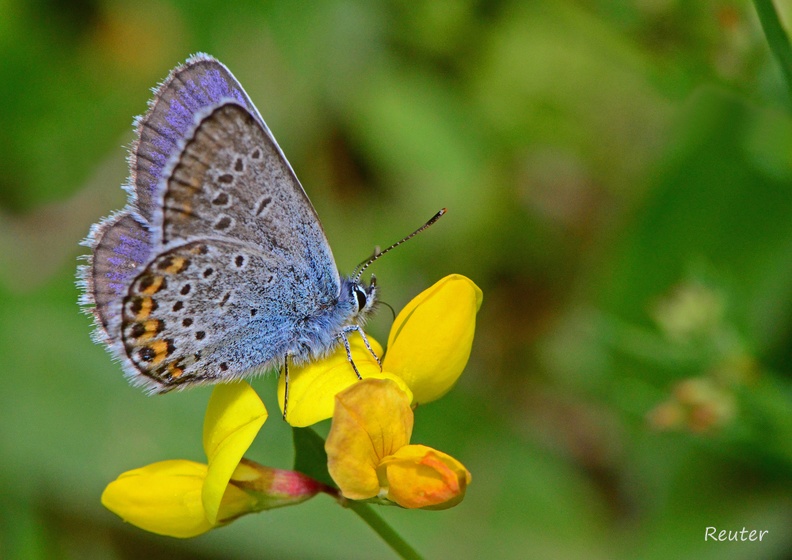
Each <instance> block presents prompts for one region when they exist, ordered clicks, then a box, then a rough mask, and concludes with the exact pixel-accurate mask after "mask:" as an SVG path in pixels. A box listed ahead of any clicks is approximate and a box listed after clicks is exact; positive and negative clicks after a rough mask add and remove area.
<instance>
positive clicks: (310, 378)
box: [278, 333, 408, 427]
mask: <svg viewBox="0 0 792 560" xmlns="http://www.w3.org/2000/svg"><path fill="white" fill-rule="evenodd" d="M368 340H369V343H370V344H371V347H372V349H373V350H374V352H376V353H377V355H378V356H381V355H382V346H380V344H379V343H378V342H377V341H376V340H374V339H373V338H372V337H368ZM349 346H350V350H351V352H352V359H353V360H355V365H356V366H357V368H358V371H359V372H360V375H361V377H363V378H364V379H367V378H374V379H391V380H393V381H395V382H396V383H398V384H399V385H400V386H401V387H402V389H403V390H405V391H408V389H407V386H406V385H405V383H404V381H403V380H401V379H400V378H399V377H398V376H396V375H393V374H392V373H388V372H382V371H380V368H379V364H377V362H376V360H374V357H373V356H372V355H371V352H369V351H368V349H367V348H366V346H365V344H364V343H363V338H362V337H361V336H360V335H359V334H358V333H353V334H352V335H351V336H350V337H349ZM357 381H358V378H357V376H356V375H355V371H354V370H353V369H352V365H351V364H350V363H349V359H348V357H347V353H346V349H345V348H344V346H343V345H339V346H338V347H337V348H336V349H335V350H334V351H333V353H332V354H330V355H329V356H328V357H327V358H325V359H323V360H320V361H317V362H313V363H309V364H306V365H304V366H301V367H290V368H289V406H288V410H287V411H286V421H287V422H288V423H289V424H291V425H292V426H296V427H304V426H310V425H312V424H315V423H317V422H319V421H321V420H325V419H327V418H330V417H331V416H332V415H333V408H334V407H335V396H336V395H337V394H338V393H340V392H341V391H343V390H344V389H346V388H347V387H349V386H350V385H354V384H355V383H357ZM285 393H286V382H285V378H284V376H282V375H281V377H280V380H279V381H278V402H279V403H280V408H281V411H282V410H283V398H284V395H285Z"/></svg>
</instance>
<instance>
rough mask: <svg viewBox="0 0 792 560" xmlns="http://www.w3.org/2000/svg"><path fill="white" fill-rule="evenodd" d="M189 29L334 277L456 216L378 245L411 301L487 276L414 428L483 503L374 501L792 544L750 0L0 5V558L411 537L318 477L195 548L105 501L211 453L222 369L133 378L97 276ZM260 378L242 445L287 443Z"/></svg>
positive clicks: (485, 546) (271, 553) (783, 183)
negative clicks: (266, 136)
mask: <svg viewBox="0 0 792 560" xmlns="http://www.w3.org/2000/svg"><path fill="white" fill-rule="evenodd" d="M777 4H778V7H779V8H780V9H781V16H782V19H785V20H786V21H787V22H789V23H792V8H790V5H789V4H787V3H786V2H780V1H779V2H777ZM231 6H233V7H231ZM198 51H205V52H209V53H211V54H213V55H214V56H216V57H218V58H219V59H220V60H221V61H223V62H224V63H225V64H226V65H227V66H228V67H229V68H230V69H231V70H232V72H234V73H235V75H236V76H237V78H239V80H240V81H241V83H242V84H243V85H244V86H245V88H246V89H247V91H248V93H249V94H250V96H251V98H252V99H253V101H254V102H255V103H256V104H257V106H258V107H259V110H260V111H261V113H262V115H263V116H264V118H265V119H266V120H267V122H268V124H269V126H270V128H271V129H272V131H273V132H274V134H275V136H276V137H277V138H278V140H279V142H280V144H281V146H282V148H283V150H284V152H285V153H286V154H287V155H288V157H289V159H290V161H291V163H292V165H293V166H294V168H295V170H296V171H297V174H298V176H299V177H300V179H301V180H302V183H303V185H304V186H305V188H306V191H307V192H308V194H309V196H310V197H311V199H312V200H313V203H314V205H315V206H316V208H317V211H318V213H319V215H320V216H321V217H322V220H323V223H324V226H325V229H326V231H327V233H328V237H329V238H330V241H331V244H332V246H333V250H334V253H335V256H336V260H337V262H338V265H339V268H340V269H341V271H342V272H343V271H347V272H348V271H351V270H352V268H354V266H355V264H357V263H358V262H359V261H360V260H362V259H363V258H364V257H366V256H368V255H369V254H370V253H371V251H372V249H373V248H374V246H375V245H382V246H384V245H386V244H388V243H390V242H392V241H394V240H396V239H398V238H399V237H401V236H402V235H404V234H406V233H408V232H409V231H411V230H412V229H414V228H415V227H417V226H418V225H420V224H421V223H423V221H424V220H426V219H427V218H429V217H430V216H431V215H432V214H433V213H434V212H435V211H436V210H437V209H438V208H440V207H443V206H446V207H448V208H449V213H448V215H447V216H446V217H445V218H443V220H441V221H440V222H439V223H438V224H437V225H436V226H434V227H433V228H432V229H431V230H430V231H428V232H427V233H425V234H423V235H422V236H420V237H419V238H418V239H416V240H414V241H412V242H410V243H409V244H407V245H405V246H404V247H401V248H400V249H399V250H397V251H394V252H393V253H392V254H390V255H389V256H388V257H386V258H384V259H382V260H381V261H379V262H378V263H377V264H376V265H375V266H374V267H372V270H373V271H374V272H375V273H376V275H377V277H378V279H379V281H380V283H381V285H382V286H383V299H385V300H386V301H387V302H389V303H391V304H392V305H393V306H394V307H396V308H397V309H398V308H399V307H401V306H402V305H404V304H405V303H406V302H407V301H408V300H409V299H410V298H411V297H412V296H413V295H415V294H416V293H418V292H419V291H420V290H422V289H423V288H425V287H427V286H428V285H429V284H431V283H433V282H434V281H436V280H437V279H439V278H441V277H442V276H445V275H446V274H449V273H462V274H465V275H467V276H469V277H470V278H472V279H473V280H474V281H475V282H476V283H477V284H478V285H479V286H480V287H481V288H482V290H483V291H484V304H483V306H482V308H481V312H480V314H479V317H478V319H479V321H478V326H477V334H476V340H475V343H474V348H473V354H472V357H471V361H470V363H469V365H468V368H467V370H466V372H465V374H464V375H463V377H462V378H461V380H460V382H459V384H458V385H457V387H456V388H455V390H454V391H452V392H451V393H450V394H449V395H447V396H446V397H445V398H443V399H442V400H440V401H437V402H435V403H433V404H430V405H427V406H425V407H421V408H419V409H418V410H417V412H416V428H415V433H414V436H413V442H419V443H424V444H427V445H431V446H433V447H436V448H438V449H442V450H444V451H446V452H448V453H450V454H452V455H454V456H455V457H457V458H459V459H460V460H462V461H463V462H464V463H465V465H466V466H467V467H468V468H469V470H470V471H471V472H472V473H473V484H472V485H471V487H470V488H469V491H468V495H467V497H466V499H465V501H464V502H463V503H462V504H461V505H460V506H458V507H456V508H454V509H451V510H448V511H443V512H426V511H403V510H398V509H397V508H379V509H378V511H379V512H380V513H381V514H382V515H383V516H384V517H385V519H386V520H387V521H388V522H389V523H391V524H392V525H393V526H394V527H395V528H396V529H397V530H398V531H399V532H400V533H401V534H402V535H403V536H404V537H405V538H406V539H407V540H408V541H409V542H410V543H412V544H413V545H414V546H415V547H416V548H417V549H418V550H419V551H421V552H422V553H424V554H425V555H426V556H427V557H429V558H484V557H487V558H562V559H567V558H569V559H575V558H581V559H582V558H586V559H591V558H602V559H609V558H614V559H628V558H630V559H631V558H644V559H655V558H656V559H667V558H696V559H707V558H713V559H714V558H718V559H724V558H727V559H738V558H746V559H748V558H750V559H756V558H774V559H776V558H779V559H780V558H792V530H790V528H791V527H792V407H791V406H790V405H791V404H792V379H791V376H792V119H790V107H792V103H791V102H790V98H789V96H788V94H787V89H786V86H785V83H784V81H783V78H782V74H781V72H780V70H779V67H778V65H777V64H776V61H775V60H774V59H773V58H772V57H771V55H770V51H769V49H768V46H767V42H766V40H765V38H764V35H763V33H762V29H761V26H760V25H759V21H758V19H757V17H756V14H755V12H754V10H753V7H752V5H751V4H750V3H744V2H739V1H736V0H735V1H725V0H723V1H722V0H704V1H700V2H687V1H685V0H640V1H636V2H622V1H619V0H565V1H552V2H551V1H541V2H539V1H537V2H521V1H519V0H501V1H491V2H486V1H478V2H476V1H473V0H460V1H439V2H427V1H405V0H402V1H399V0H393V1H388V2H366V1H363V0H358V1H340V0H332V1H324V2H317V3H310V4H309V3H297V2H291V1H285V0H281V1H271V2H254V1H243V2H236V3H233V4H230V3H226V2H213V1H209V0H199V1H187V0H181V1H177V0H173V1H169V2H159V1H154V0H142V1H140V0H134V1H133V0H77V1H73V2H72V1H68V0H32V1H25V2H22V1H19V0H0V77H2V79H0V153H2V156H1V157H0V380H2V387H1V388H0V423H2V428H0V557H1V558H3V559H6V558H9V559H16V558H23V559H27V558H30V559H39V558H41V559H49V558H58V559H60V558H67V559H71V558H80V559H85V558H92V559H93V558H96V559H104V558H108V559H132V558H147V559H149V560H156V559H159V558H176V559H181V558H198V559H210V558H233V559H248V558H250V559H252V558H257V559H260V558H279V559H283V558H295V559H297V558H318V559H325V558H326V559H330V558H360V559H364V558H374V557H383V558H387V557H390V555H391V553H390V552H389V550H388V549H387V547H386V546H385V545H384V544H383V543H382V542H381V541H380V540H379V539H378V538H377V537H376V536H375V535H374V534H373V532H372V531H371V530H370V529H369V528H368V527H367V526H365V525H364V524H363V523H362V522H361V521H360V520H359V519H358V518H357V517H355V516H354V515H353V514H352V513H351V512H348V511H345V510H342V509H340V508H339V507H338V506H337V504H335V503H334V502H333V501H332V500H330V499H329V498H327V497H325V496H319V497H317V498H315V499H313V500H311V501H310V502H307V503H306V504H303V505H300V506H298V507H292V508H286V509H283V510H276V511H272V512H269V513H263V514H259V515H255V516H248V517H245V518H243V519H240V520H239V521H237V522H235V523H233V524H232V525H230V526H229V527H226V528H223V529H220V530H216V531H213V532H211V533H209V534H207V535H204V536H202V537H199V538H196V539H193V540H188V541H179V540H175V539H169V538H165V537H158V536H155V535H150V534H147V533H144V532H143V531H140V530H137V529H135V528H134V527H131V526H128V525H125V524H124V523H123V522H122V521H121V520H120V519H118V518H117V517H116V516H114V515H113V514H111V513H110V512H108V511H106V510H104V509H103V508H102V506H101V505H100V503H99V496H100V494H101V491H102V489H103V488H104V486H105V484H106V483H107V482H109V481H110V480H112V479H113V478H115V477H116V476H117V475H118V474H119V473H121V472H122V471H125V470H128V469H131V468H134V467H138V466H142V465H144V464H147V463H151V462H154V461H158V460H163V459H170V458H187V459H193V460H202V459H203V456H202V451H201V443H200V437H201V423H202V417H203V412H204V409H205V406H206V402H207V400H208V397H209V393H210V390H209V389H207V388H200V389H194V390H192V391H188V392H184V393H179V394H170V395H167V396H163V397H146V396H144V395H143V394H142V393H141V392H140V391H138V390H136V389H134V388H132V387H130V386H128V385H127V383H126V382H125V381H124V379H123V377H122V375H121V371H120V367H119V366H118V365H117V364H115V363H113V362H112V361H111V359H110V357H109V356H108V354H107V353H106V352H105V351H104V350H103V349H102V348H101V347H99V346H96V345H94V344H92V343H91V341H90V338H89V333H90V331H91V325H90V321H89V319H88V318H87V317H86V316H84V315H82V314H80V313H79V310H78V307H77V305H76V300H77V296H78V291H77V289H76V287H75V285H74V270H75V266H76V263H77V260H76V258H77V256H78V255H80V254H84V253H85V250H84V249H83V248H81V247H79V246H78V242H79V241H80V239H82V238H83V237H84V236H85V234H86V233H87V231H88V228H89V226H90V225H91V224H92V223H93V222H95V221H97V220H98V219H99V218H101V217H103V216H105V215H107V214H109V213H110V212H111V211H112V210H115V209H119V208H121V206H122V205H123V204H124V202H125V195H124V193H123V192H122V191H121V189H120V188H119V185H120V184H121V183H122V182H123V181H124V180H125V179H126V177H127V169H126V161H125V155H126V152H125V150H124V146H126V145H128V144H129V143H130V142H131V141H132V138H133V134H132V128H131V126H130V123H131V120H132V117H133V116H134V115H137V114H140V113H142V112H144V110H145V108H146V101H147V99H148V98H149V96H150V88H151V87H152V86H154V85H155V84H156V83H158V82H159V81H160V80H162V79H164V78H165V76H166V75H167V73H168V71H169V70H170V69H171V68H172V67H173V66H175V65H176V64H177V63H179V62H182V61H184V60H185V59H186V58H187V56H188V55H190V54H192V53H195V52H198ZM390 320H391V319H390V314H389V312H388V311H387V309H383V310H382V311H381V312H380V313H379V316H378V318H377V319H376V320H375V321H374V324H373V325H372V332H373V333H374V335H375V336H376V337H378V338H380V339H381V340H383V341H384V339H385V337H386V333H387V329H388V327H389V323H390ZM254 387H256V389H257V390H259V392H260V394H261V395H262V397H263V398H264V399H265V402H266V404H267V406H268V408H269V409H270V412H271V416H272V417H271V418H270V420H269V422H267V424H266V425H265V427H264V429H263V431H262V433H261V434H260V436H259V438H258V439H257V440H256V442H255V443H254V446H253V448H252V449H251V451H250V453H249V455H250V457H251V458H253V459H255V460H258V461H260V462H262V463H266V464H269V465H273V466H277V467H286V468H287V467H289V466H290V464H291V453H292V452H291V448H290V432H289V430H288V428H287V426H286V425H285V424H284V423H283V422H281V421H280V420H279V419H278V418H277V416H278V414H277V412H273V411H276V404H275V401H274V398H273V395H274V387H275V378H274V375H270V376H268V377H265V378H262V379H259V380H257V381H255V382H254ZM707 527H716V528H717V530H718V531H720V530H724V529H725V530H732V531H734V530H740V529H742V528H743V527H745V528H747V529H748V530H752V529H755V530H766V531H769V533H768V534H767V535H766V536H765V537H764V539H763V541H762V542H761V543H759V542H744V543H739V542H738V543H735V542H712V541H708V542H705V540H704V536H705V530H706V528H707Z"/></svg>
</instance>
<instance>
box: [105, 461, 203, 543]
mask: <svg viewBox="0 0 792 560" xmlns="http://www.w3.org/2000/svg"><path fill="white" fill-rule="evenodd" d="M206 470H207V467H206V465H202V464H200V463H194V462H192V461H181V460H176V461H162V462H159V463H154V464H151V465H147V466H145V467H142V468H139V469H135V470H132V471H128V472H125V473H124V474H122V475H121V476H119V477H118V478H117V479H116V480H115V481H113V482H111V483H110V484H108V485H107V488H105V491H104V493H103V494H102V504H103V505H104V506H105V507H106V508H107V509H109V510H110V511H112V512H113V513H115V514H116V515H118V516H119V517H121V518H122V519H123V520H124V521H127V522H129V523H131V524H132V525H135V526H137V527H140V528H141V529H144V530H146V531H150V532H152V533H157V534H159V535H167V536H170V537H179V538H188V537H194V536H196V535H200V534H201V533H205V532H206V531H208V530H210V529H211V528H212V527H213V526H214V525H213V524H212V523H210V522H209V520H207V519H206V516H205V515H204V508H203V503H202V501H201V489H202V488H203V483H204V478H205V477H206Z"/></svg>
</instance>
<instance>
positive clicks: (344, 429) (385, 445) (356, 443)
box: [325, 379, 413, 500]
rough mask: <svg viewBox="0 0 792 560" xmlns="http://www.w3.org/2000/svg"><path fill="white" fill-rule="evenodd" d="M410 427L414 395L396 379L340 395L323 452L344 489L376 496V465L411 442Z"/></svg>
mask: <svg viewBox="0 0 792 560" xmlns="http://www.w3.org/2000/svg"><path fill="white" fill-rule="evenodd" d="M412 427H413V413H412V410H411V409H410V398H409V396H408V395H407V394H406V393H404V391H402V390H401V389H399V386H398V385H397V384H396V383H394V382H393V381H390V380H387V379H366V380H364V381H361V382H360V383H356V384H354V385H352V386H351V387H349V388H348V389H346V390H345V391H343V392H342V393H339V394H338V395H337V396H336V406H335V412H334V413H333V424H332V426H331V427H330V433H329V434H328V436H327V441H326V442H325V451H327V468H328V470H329V471H330V476H331V477H333V480H334V481H335V483H336V484H338V487H339V488H340V489H341V493H342V494H343V495H344V496H346V497H347V498H350V499H353V500H364V499H367V498H373V497H374V496H376V495H378V494H379V492H380V482H379V478H378V475H377V467H378V466H379V463H380V461H381V459H382V458H384V457H387V456H388V455H392V454H393V453H395V452H396V451H397V450H398V449H399V448H401V447H403V446H404V445H407V444H408V443H409V442H410V436H411V434H412Z"/></svg>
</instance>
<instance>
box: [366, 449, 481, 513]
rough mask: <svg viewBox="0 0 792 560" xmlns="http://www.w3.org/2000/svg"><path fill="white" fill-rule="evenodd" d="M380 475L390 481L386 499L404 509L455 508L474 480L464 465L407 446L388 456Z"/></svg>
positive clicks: (427, 450) (441, 454)
mask: <svg viewBox="0 0 792 560" xmlns="http://www.w3.org/2000/svg"><path fill="white" fill-rule="evenodd" d="M380 474H381V476H382V477H383V478H384V479H385V480H387V484H388V492H387V498H388V499H389V500H391V501H393V502H396V503H397V504H399V505H400V506H402V507H405V508H426V509H446V508H450V507H453V506H455V505H457V504H458V503H459V502H461V501H462V499H463V498H464V497H465V490H466V489H467V485H468V484H470V481H471V476H470V473H469V472H468V470H467V469H466V468H465V466H464V465H463V464H462V463H460V462H459V461H457V460H456V459H454V458H453V457H451V456H450V455H447V454H446V453H443V452H442V451H437V450H436V449H432V448H431V447H426V446H425V445H407V446H405V447H402V448H401V449H399V450H398V451H396V453H394V454H393V455H391V456H390V457H386V458H385V459H384V460H383V461H382V463H381V465H380Z"/></svg>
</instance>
